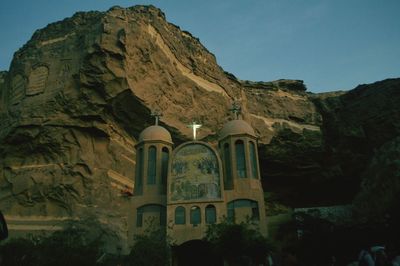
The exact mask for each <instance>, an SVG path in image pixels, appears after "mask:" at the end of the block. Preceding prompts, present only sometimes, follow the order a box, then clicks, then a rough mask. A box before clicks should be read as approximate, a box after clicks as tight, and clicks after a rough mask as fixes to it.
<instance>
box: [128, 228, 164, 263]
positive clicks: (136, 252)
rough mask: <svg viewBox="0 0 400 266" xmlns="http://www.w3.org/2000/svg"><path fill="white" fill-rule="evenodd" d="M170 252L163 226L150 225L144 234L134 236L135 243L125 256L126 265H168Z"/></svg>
mask: <svg viewBox="0 0 400 266" xmlns="http://www.w3.org/2000/svg"><path fill="white" fill-rule="evenodd" d="M170 253H171V250H170V244H169V239H168V237H167V234H166V231H165V228H161V227H157V226H151V225H150V226H148V229H146V231H145V233H144V234H141V235H136V236H135V244H134V245H133V248H132V250H131V253H130V254H129V256H128V257H127V261H126V262H127V263H126V265H132V266H133V265H134V266H165V265H169V261H170Z"/></svg>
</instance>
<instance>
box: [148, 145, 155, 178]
mask: <svg viewBox="0 0 400 266" xmlns="http://www.w3.org/2000/svg"><path fill="white" fill-rule="evenodd" d="M156 159H157V149H156V147H154V146H151V147H150V148H149V156H148V160H147V184H149V185H154V184H155V183H156V165H157V160H156Z"/></svg>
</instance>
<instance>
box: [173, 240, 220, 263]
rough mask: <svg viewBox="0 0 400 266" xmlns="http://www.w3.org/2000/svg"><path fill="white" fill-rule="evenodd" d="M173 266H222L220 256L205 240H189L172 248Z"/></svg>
mask: <svg viewBox="0 0 400 266" xmlns="http://www.w3.org/2000/svg"><path fill="white" fill-rule="evenodd" d="M172 265H173V266H204V265H207V266H222V265H223V260H222V257H221V256H219V255H218V254H215V253H214V252H213V249H212V246H211V245H210V243H208V242H207V241H203V240H190V241H187V242H185V243H183V244H181V245H179V246H175V247H173V248H172Z"/></svg>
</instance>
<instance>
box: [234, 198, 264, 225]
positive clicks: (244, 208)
mask: <svg viewBox="0 0 400 266" xmlns="http://www.w3.org/2000/svg"><path fill="white" fill-rule="evenodd" d="M227 210H228V213H227V214H228V220H229V221H236V220H237V219H239V220H242V221H244V220H246V219H247V218H250V219H251V220H253V221H259V220H260V211H259V208H258V202H257V201H255V200H250V199H237V200H233V201H230V202H228V204H227Z"/></svg>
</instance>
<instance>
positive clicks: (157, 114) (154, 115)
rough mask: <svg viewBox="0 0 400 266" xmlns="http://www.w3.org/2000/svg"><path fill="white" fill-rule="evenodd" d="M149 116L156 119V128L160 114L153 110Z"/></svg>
mask: <svg viewBox="0 0 400 266" xmlns="http://www.w3.org/2000/svg"><path fill="white" fill-rule="evenodd" d="M150 115H151V116H152V117H154V118H155V119H156V121H155V124H156V126H158V121H160V117H161V116H162V114H161V112H160V111H158V110H154V111H153V112H151V114H150Z"/></svg>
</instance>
